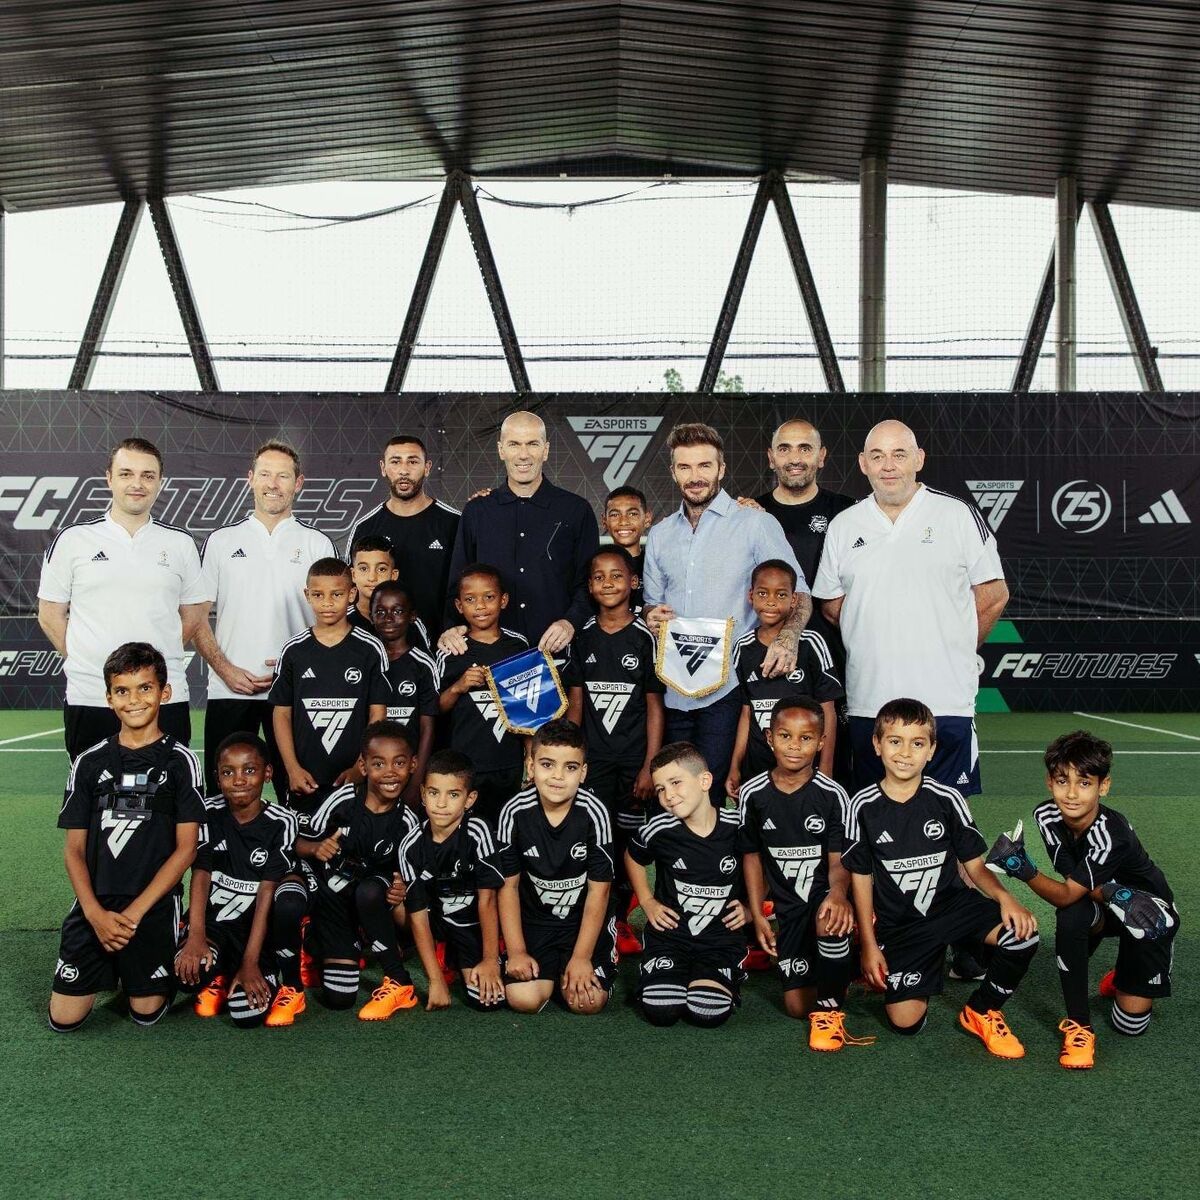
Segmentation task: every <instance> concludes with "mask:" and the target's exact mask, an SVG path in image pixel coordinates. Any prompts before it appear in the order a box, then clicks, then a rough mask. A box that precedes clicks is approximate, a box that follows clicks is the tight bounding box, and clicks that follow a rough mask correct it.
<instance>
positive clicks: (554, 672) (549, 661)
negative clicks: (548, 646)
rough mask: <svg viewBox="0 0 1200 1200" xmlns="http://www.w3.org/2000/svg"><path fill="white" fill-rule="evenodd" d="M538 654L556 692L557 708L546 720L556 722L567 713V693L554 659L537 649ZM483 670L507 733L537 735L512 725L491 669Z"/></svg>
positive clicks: (534, 731) (526, 735) (485, 668)
mask: <svg viewBox="0 0 1200 1200" xmlns="http://www.w3.org/2000/svg"><path fill="white" fill-rule="evenodd" d="M534 649H537V647H534ZM538 653H539V654H540V655H541V656H542V658H544V659H545V660H546V666H548V667H549V668H550V678H551V679H553V680H554V686H555V688H556V689H557V690H558V700H559V704H558V708H557V709H555V711H554V716H552V717H550V718H548V720H550V721H557V720H558V718H559V717H561V716H562V715H563V713H565V712H566V711H567V693H566V690H565V689H564V688H563V685H562V680H561V679H560V678H559V677H558V668H557V667H556V666H555V665H554V659H553V658H551V657H550V655H549V654H547V653H546V652H545V650H540V649H539V650H538ZM499 665H500V664H499V663H497V664H496V666H499ZM484 670H485V671H486V672H487V681H488V691H490V692H491V693H492V699H493V700H495V702H496V709H497V711H498V712H499V713H500V719H501V720H502V721H503V722H504V727H505V728H506V729H507V730H508V732H509V733H516V734H520V735H521V736H522V737H532V736H533V734H535V733H537V729H525V728H523V727H522V726H520V725H514V724H513V723H512V722H511V721H510V720H509V719H508V713H507V712H505V711H504V704H503V702H502V701H501V699H500V690H499V688H497V687H496V677H495V676H494V675H493V674H492V668H491V667H484ZM539 728H540V726H539Z"/></svg>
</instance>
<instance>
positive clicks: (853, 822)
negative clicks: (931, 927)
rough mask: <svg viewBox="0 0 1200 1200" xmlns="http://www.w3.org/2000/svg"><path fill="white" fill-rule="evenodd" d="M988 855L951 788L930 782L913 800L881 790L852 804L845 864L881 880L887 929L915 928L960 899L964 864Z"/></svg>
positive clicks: (879, 895) (880, 905)
mask: <svg viewBox="0 0 1200 1200" xmlns="http://www.w3.org/2000/svg"><path fill="white" fill-rule="evenodd" d="M986 853H987V842H985V841H984V840H983V834H981V833H980V832H979V829H978V827H977V826H976V824H975V820H974V818H973V817H972V816H971V810H970V808H969V807H968V806H967V802H966V801H965V800H964V799H963V798H962V796H961V794H960V793H958V792H957V791H955V790H954V788H952V787H947V786H946V785H945V784H941V783H937V782H935V781H934V780H932V779H930V778H929V777H928V776H926V777H925V778H924V779H922V781H921V786H920V788H918V790H917V792H916V794H915V795H914V796H913V797H912V799H910V800H908V801H906V802H905V803H903V804H898V803H897V802H896V801H895V800H892V799H889V798H888V796H887V795H886V794H885V793H884V792H883V790H882V789H881V788H880V787H879V785H878V784H874V785H872V786H871V787H868V788H863V790H862V791H861V792H858V793H856V794H855V796H854V798H853V799H852V800H851V801H850V810H849V816H848V818H847V821H846V844H845V847H844V848H843V850H842V864H843V866H845V868H846V869H847V870H848V871H853V872H854V874H856V875H872V876H874V879H875V889H874V892H875V915H876V918H877V920H878V924H879V926H880V928H889V929H895V928H897V927H898V926H904V925H911V924H913V923H914V922H917V921H920V920H922V919H923V918H924V917H928V916H931V915H934V914H936V913H937V911H938V908H939V907H940V906H941V905H942V904H943V903H945V901H946V900H947V898H948V897H949V896H950V895H951V894H952V893H953V892H958V891H961V890H962V888H963V883H962V880H961V879H960V878H959V874H958V864H959V863H960V862H969V861H970V860H971V859H973V858H980V857H982V856H983V855H984V854H986Z"/></svg>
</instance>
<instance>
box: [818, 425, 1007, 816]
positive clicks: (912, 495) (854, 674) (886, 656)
mask: <svg viewBox="0 0 1200 1200" xmlns="http://www.w3.org/2000/svg"><path fill="white" fill-rule="evenodd" d="M858 465H859V467H860V469H861V470H862V473H863V474H864V475H865V476H866V477H867V479H868V481H869V482H870V484H871V495H870V496H868V497H867V498H866V499H865V500H860V501H859V502H858V503H857V504H855V505H854V506H853V507H851V508H848V509H846V511H845V512H842V513H839V514H838V515H837V516H836V517H834V518H833V520H832V521H831V522H830V523H829V531H828V533H827V534H826V537H825V546H824V549H823V551H822V554H821V565H820V567H819V568H818V570H817V578H816V582H815V583H814V585H813V595H814V596H817V597H819V598H820V599H821V601H822V610H823V611H824V613H825V616H826V617H827V618H828V620H830V621H831V622H833V623H834V624H836V625H838V626H840V628H841V633H842V639H843V641H844V643H845V646H846V660H847V661H846V700H847V709H848V712H849V714H850V738H851V747H852V752H853V757H854V783H855V787H856V789H857V788H861V787H866V786H867V785H869V784H871V783H874V782H876V781H877V780H878V779H880V778H882V775H883V772H882V770H881V769H880V761H879V759H878V757H877V756H876V754H875V751H874V748H873V746H872V745H871V732H872V727H873V724H874V719H875V714H876V713H877V712H878V711H879V709H880V708H882V707H883V705H884V704H885V703H887V701H889V700H895V699H898V698H899V697H902V696H909V697H913V698H914V699H917V700H922V701H924V702H925V703H926V704H927V705H929V707H930V708H931V709H932V710H933V713H934V715H935V716H936V717H937V752H936V754H935V755H934V758H933V761H932V762H931V763H930V765H929V768H928V771H927V774H928V775H930V776H931V777H932V778H934V779H936V780H938V781H939V782H940V783H945V784H948V785H949V786H951V787H955V788H957V789H958V790H959V791H960V792H962V793H963V794H964V795H973V794H974V793H976V792H978V791H980V781H979V746H978V742H977V740H976V737H975V694H976V691H977V690H978V686H979V677H978V669H977V665H976V652H977V650H978V647H979V646H980V645H981V644H982V643H983V641H984V639H985V638H986V637H987V635H988V634H989V633H990V632H991V629H992V626H993V625H995V624H996V621H997V620H998V619H999V617H1000V614H1001V613H1002V612H1003V611H1004V606H1005V604H1007V603H1008V588H1007V586H1006V585H1005V583H1004V570H1003V568H1002V567H1001V565H1000V554H999V551H998V550H997V548H996V539H995V538H994V537H993V536H992V532H991V530H990V529H989V528H988V525H987V522H986V521H985V520H984V519H983V517H982V516H981V515H980V514H979V512H978V511H977V510H976V509H975V508H974V506H972V505H971V504H969V503H967V501H965V500H960V499H959V498H958V497H957V496H951V495H950V494H948V493H947V492H939V491H936V490H935V489H933V488H930V487H927V486H926V485H925V484H923V483H918V482H917V473H918V472H919V471H920V470H921V469H922V467H924V465H925V452H924V451H923V450H921V449H920V448H919V447H918V446H917V439H916V436H915V435H914V434H913V431H912V430H911V429H909V427H908V426H907V425H904V424H902V423H901V422H899V421H881V422H880V423H879V424H878V425H876V426H875V428H874V429H872V430H871V432H870V433H869V434H867V440H866V443H865V445H864V446H863V452H862V453H861V454H860V455H859V456H858Z"/></svg>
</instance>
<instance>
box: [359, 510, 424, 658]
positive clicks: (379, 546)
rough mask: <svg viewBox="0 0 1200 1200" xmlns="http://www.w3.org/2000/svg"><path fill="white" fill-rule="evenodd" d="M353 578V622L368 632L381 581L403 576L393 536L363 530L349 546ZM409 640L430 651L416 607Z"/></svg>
mask: <svg viewBox="0 0 1200 1200" xmlns="http://www.w3.org/2000/svg"><path fill="white" fill-rule="evenodd" d="M350 578H351V580H352V581H353V583H354V589H355V599H354V603H353V605H352V606H351V608H350V612H349V614H348V615H349V618H350V624H351V625H353V626H355V627H356V628H357V629H365V630H366V631H367V633H374V632H375V623H374V620H373V618H372V616H371V601H372V599H373V598H374V596H375V589H376V588H377V587H379V585H380V584H381V583H390V582H393V581H395V580H397V579H399V578H400V564H399V563H398V562H397V561H396V552H395V549H394V548H393V546H392V543H391V540H390V539H389V538H387V537H384V536H383V534H379V533H364V534H363V535H362V536H361V537H357V538H355V539H354V542H353V544H352V545H351V547H350ZM410 625H411V628H410V631H409V636H410V640H411V641H412V642H413V644H414V645H417V646H419V647H420V648H421V649H422V650H423V651H424V652H425V653H426V654H428V653H429V631H428V630H427V629H426V628H425V624H424V622H423V621H422V620H421V618H420V617H419V616H417V614H416V610H415V609H414V610H413V615H412V617H411V619H410Z"/></svg>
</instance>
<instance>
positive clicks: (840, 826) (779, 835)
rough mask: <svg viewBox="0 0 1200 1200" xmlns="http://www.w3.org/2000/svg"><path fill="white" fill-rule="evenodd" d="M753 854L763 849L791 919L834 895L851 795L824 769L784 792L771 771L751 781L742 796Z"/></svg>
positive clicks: (778, 900)
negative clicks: (835, 861)
mask: <svg viewBox="0 0 1200 1200" xmlns="http://www.w3.org/2000/svg"><path fill="white" fill-rule="evenodd" d="M738 800H739V805H740V808H741V817H742V830H743V833H744V838H745V844H746V847H747V849H748V850H757V851H758V853H759V856H760V858H761V859H762V865H763V875H764V876H765V878H766V881H767V887H768V889H769V894H770V897H771V899H772V900H774V901H775V911H776V912H777V913H778V914H779V916H780V918H781V919H783V920H786V919H787V917H789V916H791V915H792V914H793V913H795V912H797V911H799V910H802V909H804V908H806V907H807V906H808V903H809V900H810V899H812V900H817V899H820V898H823V897H824V896H825V894H826V893H827V892H828V891H829V856H830V855H831V854H841V852H842V843H843V840H844V837H845V828H846V811H847V809H848V808H849V806H850V799H849V797H848V796H847V795H846V793H845V791H844V790H843V789H842V788H841V787H839V786H838V785H837V784H836V783H834V782H833V780H832V779H828V778H826V776H824V775H822V774H821V773H820V771H817V772H816V773H815V774H814V775H813V777H812V778H811V779H810V780H809V781H808V782H807V783H806V784H805V785H804V786H803V787H802V788H799V789H797V790H796V791H794V792H781V791H780V790H779V788H777V787H776V786H775V783H774V782H773V780H772V779H771V775H770V772H766V773H764V774H762V775H756V776H755V777H754V778H753V779H751V780H749V781H748V782H747V783H746V784H745V785H744V786H743V787H742V790H741V794H740V796H739V797H738Z"/></svg>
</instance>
